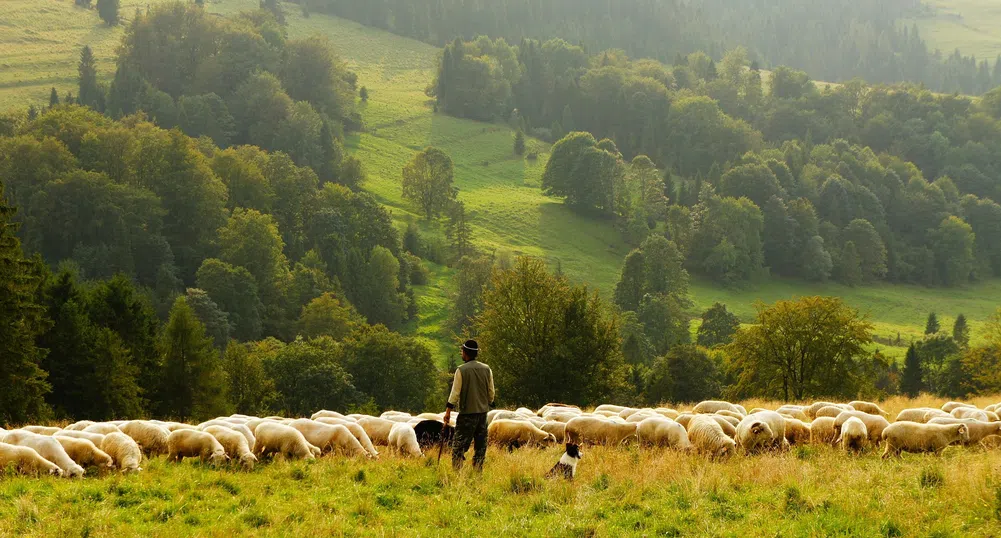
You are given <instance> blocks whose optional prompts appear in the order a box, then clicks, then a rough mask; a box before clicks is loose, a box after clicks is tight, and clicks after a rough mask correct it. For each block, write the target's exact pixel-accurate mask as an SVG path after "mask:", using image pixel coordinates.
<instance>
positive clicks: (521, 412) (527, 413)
mask: <svg viewBox="0 0 1001 538" xmlns="http://www.w3.org/2000/svg"><path fill="white" fill-rule="evenodd" d="M514 412H515V413H518V414H519V415H522V416H524V417H526V418H527V417H534V416H536V415H535V411H532V410H531V409H529V408H527V407H519V408H518V409H515V410H514Z"/></svg>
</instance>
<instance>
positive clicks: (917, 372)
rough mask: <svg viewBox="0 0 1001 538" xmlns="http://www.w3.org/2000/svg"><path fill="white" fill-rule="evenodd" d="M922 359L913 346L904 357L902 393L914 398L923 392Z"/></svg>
mask: <svg viewBox="0 0 1001 538" xmlns="http://www.w3.org/2000/svg"><path fill="white" fill-rule="evenodd" d="M921 387H922V384H921V358H920V357H918V351H917V349H915V348H914V344H911V346H910V347H908V348H907V355H906V356H904V372H903V374H902V375H901V377H900V392H903V393H904V394H906V395H907V396H910V397H911V398H914V397H915V396H917V395H918V394H919V393H920V392H921Z"/></svg>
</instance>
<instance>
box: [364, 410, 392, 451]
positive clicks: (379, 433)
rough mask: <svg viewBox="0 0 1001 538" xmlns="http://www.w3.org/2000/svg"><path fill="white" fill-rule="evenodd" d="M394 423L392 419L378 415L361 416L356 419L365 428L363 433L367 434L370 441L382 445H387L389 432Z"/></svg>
mask: <svg viewBox="0 0 1001 538" xmlns="http://www.w3.org/2000/svg"><path fill="white" fill-rule="evenodd" d="M394 424H396V423H395V422H393V421H392V420H386V419H384V418H379V417H362V418H359V419H358V425H359V426H361V427H362V429H364V430H365V434H366V435H368V438H369V439H370V440H371V441H372V443H373V444H376V445H382V446H387V445H389V432H390V431H391V430H392V429H393V425H394Z"/></svg>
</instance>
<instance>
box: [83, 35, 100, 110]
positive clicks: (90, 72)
mask: <svg viewBox="0 0 1001 538" xmlns="http://www.w3.org/2000/svg"><path fill="white" fill-rule="evenodd" d="M77 72H78V73H79V76H80V81H79V89H78V90H77V95H78V97H77V101H78V102H79V103H80V104H81V105H83V106H89V107H90V108H93V109H94V110H97V111H98V112H103V111H104V94H103V92H102V91H101V87H100V86H99V85H98V84H97V62H96V60H95V59H94V52H93V51H92V50H90V47H89V46H88V45H84V46H83V50H81V51H80V63H79V64H78V66H77Z"/></svg>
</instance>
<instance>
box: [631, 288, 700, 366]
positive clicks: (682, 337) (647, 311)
mask: <svg viewBox="0 0 1001 538" xmlns="http://www.w3.org/2000/svg"><path fill="white" fill-rule="evenodd" d="M683 304H685V303H682V302H681V301H679V300H678V299H677V298H675V297H673V296H670V295H664V294H650V293H648V294H646V295H644V296H643V300H642V301H640V305H639V308H638V309H637V311H636V313H637V314H638V315H639V320H640V322H642V323H643V327H644V330H645V332H646V336H647V338H648V339H649V340H650V344H651V345H652V346H653V349H654V353H656V354H658V355H663V354H664V353H667V351H668V350H669V349H671V348H672V347H673V346H676V345H679V344H687V343H688V342H689V341H690V340H691V334H690V332H689V330H688V315H687V314H686V313H685V309H684V306H683Z"/></svg>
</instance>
